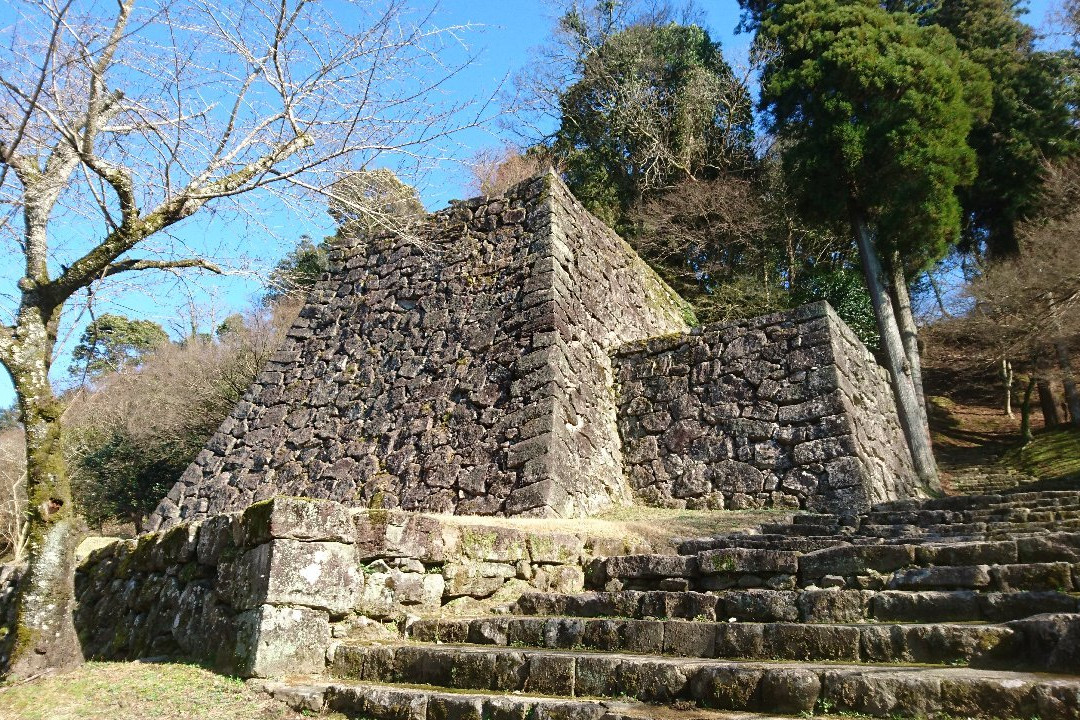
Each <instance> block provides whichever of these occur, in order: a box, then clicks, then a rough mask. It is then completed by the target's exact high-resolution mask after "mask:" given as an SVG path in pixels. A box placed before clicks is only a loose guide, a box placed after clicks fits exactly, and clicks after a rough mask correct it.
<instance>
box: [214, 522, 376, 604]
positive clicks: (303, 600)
mask: <svg viewBox="0 0 1080 720" xmlns="http://www.w3.org/2000/svg"><path fill="white" fill-rule="evenodd" d="M218 583H219V586H220V587H221V588H222V591H223V592H224V593H225V594H226V596H227V597H228V598H229V600H230V602H231V604H232V605H233V607H235V608H237V609H247V608H254V607H256V606H258V605H263V604H274V605H290V604H295V605H304V606H307V607H315V608H321V609H323V610H327V611H329V612H330V613H333V614H342V613H345V612H348V611H349V610H350V609H352V607H353V606H354V605H356V603H357V600H358V599H359V597H360V593H361V591H362V590H363V576H362V575H361V574H360V572H359V570H358V569H357V565H356V556H355V554H354V552H353V548H352V546H351V545H344V544H342V543H333V542H299V541H297V540H273V541H271V542H268V543H264V544H262V545H259V546H258V547H255V548H253V549H251V550H248V551H247V552H245V553H244V554H243V555H241V556H240V557H239V558H237V559H236V560H235V561H233V562H227V563H224V564H222V565H221V567H220V568H219V570H218Z"/></svg>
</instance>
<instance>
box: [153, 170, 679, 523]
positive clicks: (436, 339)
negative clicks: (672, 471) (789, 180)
mask: <svg viewBox="0 0 1080 720" xmlns="http://www.w3.org/2000/svg"><path fill="white" fill-rule="evenodd" d="M466 211H467V212H466ZM416 232H417V233H418V234H419V235H421V236H422V237H423V242H419V243H414V242H403V241H402V238H398V237H395V236H392V235H387V236H382V237H376V238H366V239H365V240H364V241H363V243H362V244H361V245H358V246H356V247H340V248H338V249H336V250H335V251H334V252H333V253H332V257H331V272H330V273H329V274H328V276H327V277H326V278H325V279H323V280H322V281H321V282H319V283H318V284H317V285H316V287H315V288H314V289H313V291H312V293H311V295H310V297H309V300H308V304H307V305H306V306H305V307H304V308H303V310H301V312H300V315H299V317H298V318H297V319H296V321H295V322H294V324H293V326H292V327H291V328H290V330H289V332H288V334H287V338H286V341H285V343H284V345H283V346H282V347H281V349H280V350H279V351H278V353H277V354H276V355H275V356H274V357H273V358H271V360H270V362H269V363H268V365H267V366H266V368H265V369H264V371H263V372H262V374H261V375H260V376H259V377H258V378H257V380H256V381H255V383H254V384H253V385H252V387H251V389H250V390H249V392H248V393H247V394H246V395H245V397H244V399H243V401H242V402H241V403H240V404H239V405H238V406H237V408H236V409H235V410H234V412H233V413H232V415H231V416H230V417H229V418H228V419H227V420H226V421H225V422H224V423H223V424H222V426H221V427H220V428H219V429H218V432H217V434H216V435H215V436H214V437H213V438H212V439H211V440H210V442H209V443H208V445H207V448H206V450H204V452H203V453H201V454H200V455H199V457H198V458H197V459H196V461H195V462H194V463H193V464H192V465H191V466H190V467H189V468H188V469H187V470H186V472H185V473H184V475H183V476H182V477H181V479H180V480H179V481H178V482H177V484H176V485H175V486H174V487H173V489H172V491H171V492H170V493H169V496H168V497H167V498H165V499H164V500H163V501H162V503H161V505H160V507H159V508H158V510H157V512H156V513H155V515H154V517H153V518H152V520H151V522H150V524H151V526H152V527H158V526H161V527H166V526H170V525H172V524H175V523H176V522H178V521H180V520H185V519H193V518H201V517H203V516H205V515H207V514H209V513H210V512H221V511H223V510H242V509H243V508H244V507H246V506H247V505H249V504H251V503H252V502H255V501H258V500H262V499H264V498H266V497H269V496H272V495H277V494H286V495H299V496H305V497H318V498H328V499H332V500H337V501H341V502H345V503H348V504H353V505H356V506H360V507H372V508H384V509H395V508H400V509H404V510H425V511H436V512H456V513H459V514H480V515H494V514H525V515H533V516H540V517H545V516H578V515H585V514H589V513H593V512H596V511H597V510H600V509H603V508H605V507H608V506H611V505H619V504H625V503H627V502H628V501H629V500H630V491H629V488H628V485H627V483H626V481H625V480H624V479H623V477H622V473H621V452H620V448H619V436H618V430H617V427H616V406H615V401H614V398H613V396H612V393H611V391H610V385H611V361H610V359H609V355H608V353H609V352H610V351H612V350H614V349H615V348H616V347H617V346H619V345H621V344H623V343H626V342H630V341H634V340H640V339H644V338H648V337H652V336H657V335H666V334H670V333H674V332H685V331H686V330H687V329H688V326H687V323H686V318H687V317H688V316H690V313H689V310H688V306H687V305H686V304H685V303H684V302H683V301H682V300H680V299H679V298H678V296H677V295H675V293H674V292H673V291H672V290H671V289H670V288H668V287H667V286H666V285H665V284H664V283H663V281H661V280H660V278H659V277H658V276H657V275H656V274H655V273H654V272H653V271H652V270H651V269H650V268H649V267H648V266H647V265H646V264H645V263H644V262H643V261H642V260H641V259H640V258H639V257H637V255H635V254H634V252H633V251H632V250H631V249H630V247H629V245H627V244H626V243H625V242H624V241H623V240H622V239H620V238H619V237H618V236H617V235H616V234H615V233H614V232H612V231H611V230H610V229H608V228H606V227H605V226H604V225H603V224H602V223H601V222H600V221H599V220H597V219H596V218H594V217H593V216H591V215H590V214H589V213H587V212H586V211H585V210H584V208H583V207H582V206H581V205H580V203H578V202H577V200H575V199H574V198H573V196H572V195H571V194H570V192H569V191H568V190H567V189H566V187H565V186H564V185H563V183H562V181H561V180H559V179H558V177H557V176H555V175H554V174H549V175H544V176H541V177H538V178H534V179H533V180H531V181H527V182H524V183H522V184H520V185H518V186H516V187H515V188H513V189H511V190H510V191H508V193H507V194H506V195H505V196H502V197H497V198H479V199H477V200H474V201H468V202H467V203H464V204H455V205H453V206H451V207H450V208H448V209H446V210H444V211H442V212H439V213H435V214H434V215H432V216H430V217H429V218H428V219H427V220H426V222H424V223H423V224H422V226H421V227H420V228H418V229H417V230H416Z"/></svg>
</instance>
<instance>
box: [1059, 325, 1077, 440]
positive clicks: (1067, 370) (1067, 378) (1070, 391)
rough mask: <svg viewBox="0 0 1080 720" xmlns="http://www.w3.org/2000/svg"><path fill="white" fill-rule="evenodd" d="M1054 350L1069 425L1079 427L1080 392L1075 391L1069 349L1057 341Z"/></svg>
mask: <svg viewBox="0 0 1080 720" xmlns="http://www.w3.org/2000/svg"><path fill="white" fill-rule="evenodd" d="M1054 349H1055V350H1057V359H1058V368H1060V370H1061V381H1062V384H1063V385H1064V386H1065V401H1066V403H1068V405H1069V424H1070V425H1072V426H1073V427H1080V392H1078V391H1077V389H1076V377H1075V376H1074V375H1073V369H1072V361H1071V359H1070V358H1069V348H1068V346H1067V345H1065V343H1064V342H1062V341H1060V340H1059V341H1057V342H1056V343H1054Z"/></svg>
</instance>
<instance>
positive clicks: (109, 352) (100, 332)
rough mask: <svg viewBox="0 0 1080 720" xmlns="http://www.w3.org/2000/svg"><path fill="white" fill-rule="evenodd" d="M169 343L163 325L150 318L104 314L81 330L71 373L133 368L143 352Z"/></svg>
mask: <svg viewBox="0 0 1080 720" xmlns="http://www.w3.org/2000/svg"><path fill="white" fill-rule="evenodd" d="M167 342H169V336H168V334H167V333H166V332H165V330H164V328H162V327H161V325H159V324H158V323H156V322H153V321H151V320H132V319H131V318H127V317H124V316H123V315H113V314H108V313H107V314H105V315H102V316H101V317H98V318H97V319H95V320H94V321H93V322H91V323H90V324H89V325H87V326H86V329H85V330H83V333H82V336H81V337H80V338H79V344H78V345H76V346H75V349H74V350H72V352H71V358H72V360H73V362H72V364H71V366H70V367H69V368H68V370H69V372H70V373H71V374H72V375H82V374H83V373H85V374H86V375H87V376H89V377H98V376H100V375H103V374H104V373H109V372H116V371H118V370H122V369H123V368H125V367H135V366H138V365H139V363H140V362H141V359H142V357H143V355H145V354H146V353H147V352H150V351H152V350H154V349H156V348H159V347H161V346H162V345H164V344H166V343H167Z"/></svg>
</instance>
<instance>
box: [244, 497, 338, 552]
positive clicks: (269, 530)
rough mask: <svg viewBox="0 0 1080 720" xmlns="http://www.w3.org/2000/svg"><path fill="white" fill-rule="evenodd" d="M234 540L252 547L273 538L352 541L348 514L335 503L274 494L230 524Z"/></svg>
mask: <svg viewBox="0 0 1080 720" xmlns="http://www.w3.org/2000/svg"><path fill="white" fill-rule="evenodd" d="M234 527H235V530H234V532H237V533H239V536H238V537H237V538H236V540H237V544H238V545H241V546H243V547H247V548H250V547H254V546H256V545H261V544H262V543H265V542H269V541H270V540H276V539H288V540H304V541H322V542H334V543H344V544H352V543H353V542H354V541H355V537H356V536H355V531H354V530H353V523H352V518H351V517H350V515H349V511H348V509H347V508H346V507H345V506H344V505H341V504H339V503H336V502H330V501H328V500H315V499H311V498H296V497H275V498H271V499H270V500H264V501H263V502H260V503H255V504H254V505H252V506H250V507H249V508H247V509H246V510H244V512H243V514H241V516H240V518H239V521H238V522H237V523H236V525H235V526H234Z"/></svg>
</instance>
